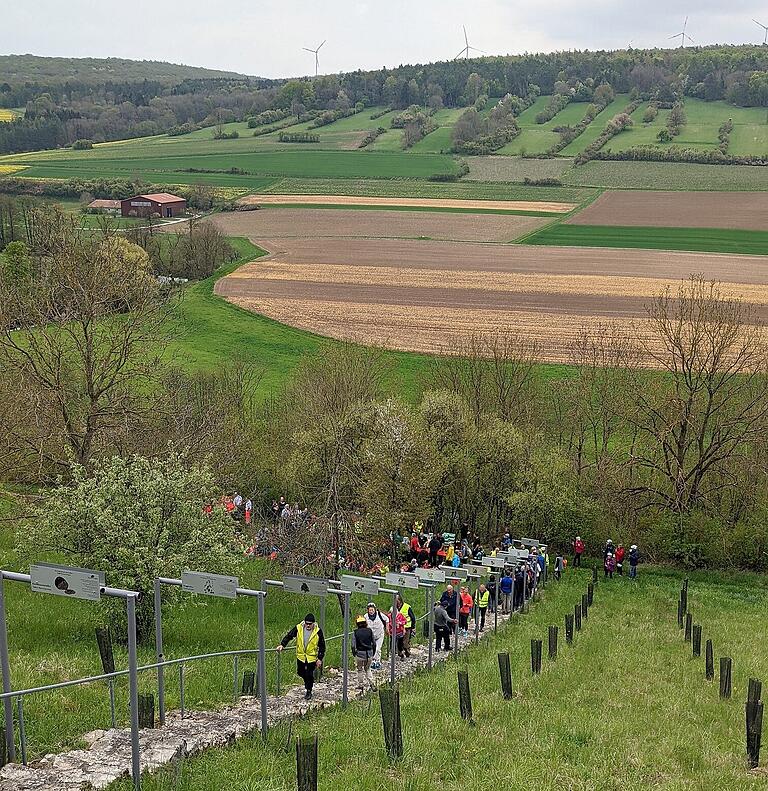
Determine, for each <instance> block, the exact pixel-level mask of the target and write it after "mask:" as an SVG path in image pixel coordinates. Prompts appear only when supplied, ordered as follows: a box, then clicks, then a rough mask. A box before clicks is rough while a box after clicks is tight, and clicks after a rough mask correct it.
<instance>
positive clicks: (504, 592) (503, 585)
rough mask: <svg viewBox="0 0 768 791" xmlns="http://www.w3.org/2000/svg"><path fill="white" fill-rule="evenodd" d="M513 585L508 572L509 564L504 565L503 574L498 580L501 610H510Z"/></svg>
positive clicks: (513, 582)
mask: <svg viewBox="0 0 768 791" xmlns="http://www.w3.org/2000/svg"><path fill="white" fill-rule="evenodd" d="M514 587H515V581H514V580H513V579H512V577H511V576H510V574H509V566H504V576H503V577H502V578H501V579H500V580H499V594H500V596H499V598H500V600H501V601H500V602H499V604H500V605H501V612H503V613H509V612H512V591H513V590H514Z"/></svg>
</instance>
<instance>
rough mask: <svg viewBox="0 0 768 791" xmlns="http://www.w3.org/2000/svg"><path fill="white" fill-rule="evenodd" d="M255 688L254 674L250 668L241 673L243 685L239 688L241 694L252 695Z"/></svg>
mask: <svg viewBox="0 0 768 791" xmlns="http://www.w3.org/2000/svg"><path fill="white" fill-rule="evenodd" d="M255 688H256V676H255V675H254V672H253V671H252V670H246V671H245V672H244V673H243V686H242V689H241V694H242V695H253V690H254V689H255Z"/></svg>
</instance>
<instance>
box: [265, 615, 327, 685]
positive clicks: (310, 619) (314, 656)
mask: <svg viewBox="0 0 768 791" xmlns="http://www.w3.org/2000/svg"><path fill="white" fill-rule="evenodd" d="M291 640H296V672H297V673H298V675H299V677H300V678H301V679H302V681H303V682H304V690H305V691H304V698H305V700H310V699H311V698H312V686H313V684H314V683H315V671H316V670H318V669H319V668H320V667H322V665H323V657H324V656H325V636H324V635H323V630H322V629H321V628H320V627H319V626H318V625H317V623H315V616H314V615H313V614H312V613H311V612H308V613H307V614H306V615H305V616H304V620H303V621H302V622H300V623H297V624H296V626H294V627H293V629H291V630H290V631H289V632H288V633H287V634H286V635H285V637H283V639H282V640H281V641H280V645H278V646H277V650H278V652H280V651H282V650H283V649H284V648H286V647H287V645H288V643H290V642H291Z"/></svg>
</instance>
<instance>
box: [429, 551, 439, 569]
mask: <svg viewBox="0 0 768 791" xmlns="http://www.w3.org/2000/svg"><path fill="white" fill-rule="evenodd" d="M429 565H430V566H432V568H433V569H436V568H437V550H435V551H434V552H433V551H432V550H430V551H429Z"/></svg>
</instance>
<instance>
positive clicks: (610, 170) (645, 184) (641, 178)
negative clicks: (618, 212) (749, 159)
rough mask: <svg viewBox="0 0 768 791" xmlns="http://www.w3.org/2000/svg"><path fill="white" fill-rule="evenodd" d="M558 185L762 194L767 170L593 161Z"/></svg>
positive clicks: (767, 179) (766, 184)
mask: <svg viewBox="0 0 768 791" xmlns="http://www.w3.org/2000/svg"><path fill="white" fill-rule="evenodd" d="M615 139H616V138H614V140H615ZM611 142H613V141H611ZM562 181H563V183H564V184H567V185H569V186H574V187H577V186H579V187H597V188H606V189H649V190H679V191H685V190H705V191H708V190H737V191H738V190H746V191H753V190H760V191H763V190H767V189H768V169H766V168H764V167H759V166H756V165H698V164H692V163H688V162H610V161H606V162H602V161H598V160H593V161H591V162H587V164H586V165H580V166H579V167H575V168H573V169H572V170H568V171H566V172H565V173H564V174H563V176H562Z"/></svg>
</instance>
